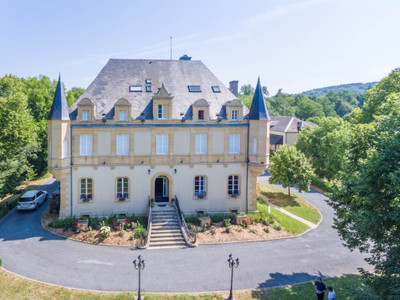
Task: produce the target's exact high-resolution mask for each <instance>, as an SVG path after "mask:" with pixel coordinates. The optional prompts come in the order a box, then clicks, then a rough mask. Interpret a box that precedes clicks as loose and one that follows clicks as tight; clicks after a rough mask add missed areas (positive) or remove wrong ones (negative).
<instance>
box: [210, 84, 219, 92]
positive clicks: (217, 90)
mask: <svg viewBox="0 0 400 300" xmlns="http://www.w3.org/2000/svg"><path fill="white" fill-rule="evenodd" d="M212 90H213V92H214V93H221V89H220V88H219V86H218V85H214V86H212Z"/></svg>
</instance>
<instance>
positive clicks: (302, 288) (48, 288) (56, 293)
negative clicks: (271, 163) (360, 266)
mask: <svg viewBox="0 0 400 300" xmlns="http://www.w3.org/2000/svg"><path fill="white" fill-rule="evenodd" d="M323 282H324V283H325V285H326V286H332V287H333V288H334V290H335V292H336V296H337V298H338V299H368V297H365V295H364V296H363V297H360V298H356V297H355V296H354V295H355V290H357V289H360V290H361V291H363V292H368V289H367V287H366V286H365V284H364V282H363V281H362V278H361V276H360V275H346V276H342V277H335V278H329V279H324V280H323ZM0 291H1V296H0V298H1V299H33V300H35V299H68V300H69V299H82V300H83V299H85V300H86V299H88V300H92V299H112V300H124V299H133V297H134V296H136V293H102V292H89V291H82V290H75V289H68V288H63V287H58V286H52V285H48V284H45V283H39V282H36V281H31V280H29V279H25V278H22V277H19V276H16V275H14V274H11V273H8V272H6V271H5V270H3V269H0ZM234 294H235V298H236V299H238V300H248V299H271V300H281V299H282V300H297V299H305V300H307V299H315V298H316V296H315V289H314V286H313V282H308V283H303V284H298V285H293V286H285V287H279V288H270V289H267V290H262V291H260V290H250V291H244V292H235V293H234ZM227 295H228V293H227V292H225V293H210V294H199V295H190V294H175V295H171V294H169V295H167V294H147V293H146V294H144V299H145V300H164V299H170V300H196V299H202V300H223V299H225V298H226V296H227ZM142 296H143V295H142ZM325 298H326V295H325Z"/></svg>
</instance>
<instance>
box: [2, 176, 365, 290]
mask: <svg viewBox="0 0 400 300" xmlns="http://www.w3.org/2000/svg"><path fill="white" fill-rule="evenodd" d="M264 180H266V179H265V178H263V177H260V181H261V182H263V181H264ZM44 188H45V189H46V190H48V191H50V192H51V191H52V190H54V189H56V188H57V183H52V184H50V183H49V184H47V185H46V186H45V187H44ZM301 197H303V198H305V199H307V200H308V201H310V202H311V203H312V204H313V205H314V206H315V207H317V208H318V209H319V210H320V211H321V213H322V216H323V220H322V222H321V223H320V225H319V226H318V227H317V228H316V229H314V230H311V231H309V232H307V233H306V234H304V235H302V236H300V237H297V238H291V239H284V240H274V241H265V242H250V243H231V244H220V245H200V246H199V247H197V248H194V249H190V248H185V249H158V250H135V249H132V248H129V247H110V246H95V245H89V244H84V243H79V242H74V241H71V240H67V239H64V238H62V237H59V236H56V235H53V234H51V233H49V232H47V231H46V230H44V229H43V228H42V227H41V225H40V216H41V214H42V213H43V210H44V208H45V207H44V206H45V205H44V206H43V207H41V208H40V209H39V210H38V211H37V212H18V211H16V210H13V211H12V212H11V213H10V214H9V215H7V216H6V217H5V218H4V219H3V221H2V222H0V257H1V258H2V259H3V267H4V268H5V269H7V270H9V271H11V272H14V273H17V274H20V275H22V276H26V277H28V278H32V279H35V280H40V281H44V282H48V283H53V284H58V285H62V286H66V287H74V288H83V289H93V290H102V291H136V289H137V276H138V274H137V271H135V270H134V268H133V265H132V261H133V259H135V258H136V257H137V256H138V255H139V254H140V255H142V256H143V258H144V259H145V261H146V268H145V269H144V270H143V272H142V288H143V290H144V291H146V292H201V291H221V290H228V289H229V284H230V270H229V268H228V264H227V258H228V255H229V254H230V253H232V254H233V256H234V258H236V257H239V258H240V262H241V263H240V266H239V268H238V269H236V270H235V279H234V288H235V289H255V288H266V287H272V286H279V285H287V284H294V283H300V282H305V281H310V280H313V279H315V276H316V275H322V276H337V275H341V274H345V273H355V272H357V267H367V269H368V266H367V264H366V263H365V262H364V261H363V256H362V255H360V254H359V253H356V252H353V253H351V252H350V251H349V250H348V249H347V248H345V247H343V246H342V244H341V241H340V240H339V238H338V236H337V234H336V232H335V230H333V229H332V228H331V226H332V217H333V211H332V209H331V208H330V207H329V206H328V205H327V204H326V203H325V201H324V200H325V196H323V195H322V194H319V193H317V192H314V191H311V192H309V193H301ZM46 205H47V203H46Z"/></svg>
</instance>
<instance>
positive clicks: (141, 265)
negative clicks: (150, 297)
mask: <svg viewBox="0 0 400 300" xmlns="http://www.w3.org/2000/svg"><path fill="white" fill-rule="evenodd" d="M133 265H134V266H135V269H136V270H139V289H138V298H137V300H142V296H141V294H140V270H143V269H144V259H142V256H141V255H139V256H138V261H136V259H135V260H134V261H133Z"/></svg>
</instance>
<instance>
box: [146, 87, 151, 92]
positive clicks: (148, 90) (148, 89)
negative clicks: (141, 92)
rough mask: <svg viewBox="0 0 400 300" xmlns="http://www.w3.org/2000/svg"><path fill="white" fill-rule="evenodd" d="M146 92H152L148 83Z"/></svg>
mask: <svg viewBox="0 0 400 300" xmlns="http://www.w3.org/2000/svg"><path fill="white" fill-rule="evenodd" d="M146 92H147V93H150V92H151V85H146Z"/></svg>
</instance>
